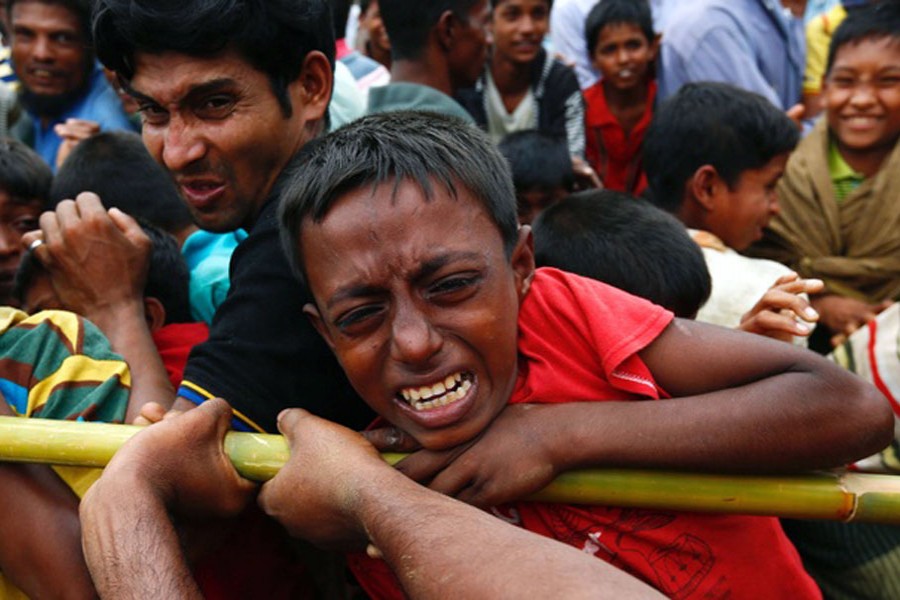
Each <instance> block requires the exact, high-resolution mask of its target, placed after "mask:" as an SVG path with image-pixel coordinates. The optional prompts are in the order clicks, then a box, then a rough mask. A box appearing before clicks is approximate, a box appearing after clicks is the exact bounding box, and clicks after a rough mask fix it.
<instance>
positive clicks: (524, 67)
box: [490, 52, 532, 95]
mask: <svg viewBox="0 0 900 600" xmlns="http://www.w3.org/2000/svg"><path fill="white" fill-rule="evenodd" d="M490 65H491V78H493V80H494V85H496V86H497V90H498V91H499V92H500V94H501V95H504V94H519V93H522V92H525V91H527V90H528V88H529V87H530V86H531V67H532V63H522V62H514V61H511V60H509V59H507V58H506V57H504V56H501V55H500V54H498V53H497V52H494V53H493V55H492V56H491V62H490Z"/></svg>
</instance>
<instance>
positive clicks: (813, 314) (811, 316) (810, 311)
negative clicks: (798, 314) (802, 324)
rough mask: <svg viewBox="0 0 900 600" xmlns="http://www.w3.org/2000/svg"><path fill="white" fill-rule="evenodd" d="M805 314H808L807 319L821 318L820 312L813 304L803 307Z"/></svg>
mask: <svg viewBox="0 0 900 600" xmlns="http://www.w3.org/2000/svg"><path fill="white" fill-rule="evenodd" d="M803 314H804V315H806V318H807V319H811V320H815V319H818V318H819V313H817V312H816V309H814V308H813V307H812V306H807V307H806V308H805V309H803Z"/></svg>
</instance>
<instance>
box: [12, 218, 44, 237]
mask: <svg viewBox="0 0 900 600" xmlns="http://www.w3.org/2000/svg"><path fill="white" fill-rule="evenodd" d="M13 227H14V228H15V229H16V231H19V232H21V233H26V232H29V231H34V230H35V229H37V228H38V219H37V217H35V216H31V215H26V216H22V217H19V218H17V219H16V220H15V221H13Z"/></svg>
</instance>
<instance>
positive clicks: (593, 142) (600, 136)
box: [584, 81, 656, 195]
mask: <svg viewBox="0 0 900 600" xmlns="http://www.w3.org/2000/svg"><path fill="white" fill-rule="evenodd" d="M655 99H656V82H655V81H650V85H649V87H648V90H647V107H646V109H645V110H644V114H643V115H642V116H641V120H640V121H638V122H637V124H636V125H635V126H634V129H632V130H631V134H630V135H627V136H626V135H625V130H624V129H622V126H621V125H620V124H619V121H617V120H616V118H615V117H614V116H613V114H612V113H611V112H610V110H609V105H608V104H607V103H606V94H604V93H603V82H602V81H599V82H597V83H595V84H594V85H592V86H591V87H589V88H588V89H586V90H585V91H584V102H585V111H584V117H585V153H586V155H587V160H588V163H589V164H590V165H591V167H593V169H594V170H595V171H596V172H597V175H599V176H600V180H601V181H602V182H603V187H605V188H606V189H609V190H615V191H617V192H628V193H630V194H634V195H638V194H640V193H641V192H643V191H644V189H645V188H646V187H647V175H646V174H645V173H644V166H643V163H642V161H641V146H642V145H643V143H644V134H645V133H646V131H647V128H648V127H649V126H650V121H651V119H652V118H653V102H654V100H655Z"/></svg>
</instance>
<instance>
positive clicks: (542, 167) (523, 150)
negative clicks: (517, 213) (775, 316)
mask: <svg viewBox="0 0 900 600" xmlns="http://www.w3.org/2000/svg"><path fill="white" fill-rule="evenodd" d="M497 147H498V149H499V150H500V153H501V154H503V156H504V157H505V158H506V160H507V161H508V162H509V166H510V170H511V171H512V178H513V185H515V187H516V191H517V192H521V191H523V190H529V189H535V188H539V189H544V190H549V189H553V188H555V187H560V186H561V187H564V188H566V189H568V190H571V189H572V186H573V185H574V184H575V172H574V171H573V170H572V157H571V156H570V155H569V146H568V143H567V142H566V138H565V136H562V135H553V134H550V133H547V132H544V131H539V130H537V129H528V130H525V131H516V132H514V133H511V134H509V135H507V136H506V137H504V138H503V139H502V140H501V141H500V143H499V144H498V146H497Z"/></svg>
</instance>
